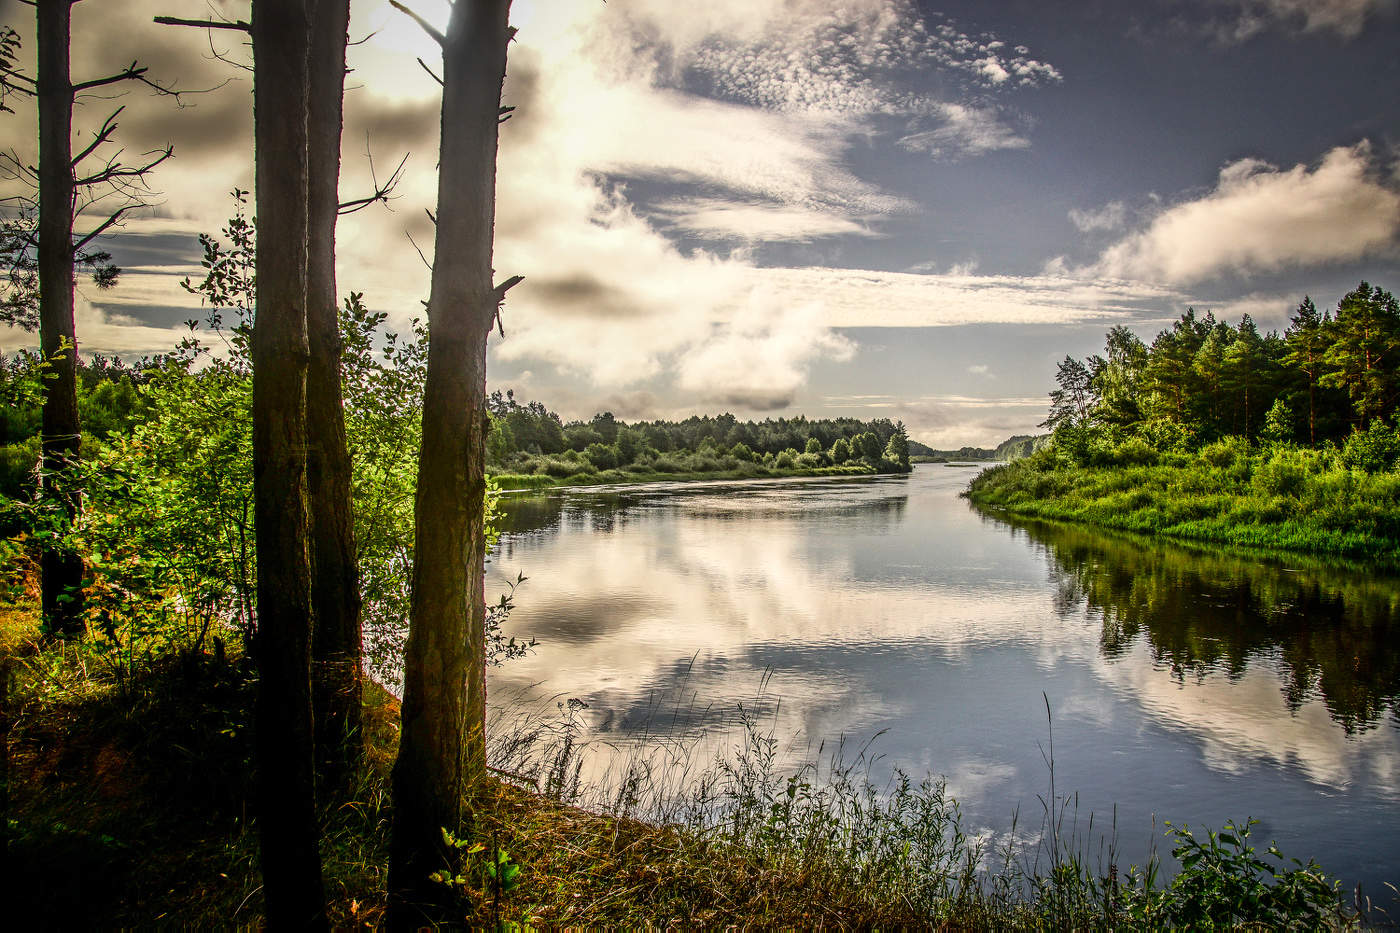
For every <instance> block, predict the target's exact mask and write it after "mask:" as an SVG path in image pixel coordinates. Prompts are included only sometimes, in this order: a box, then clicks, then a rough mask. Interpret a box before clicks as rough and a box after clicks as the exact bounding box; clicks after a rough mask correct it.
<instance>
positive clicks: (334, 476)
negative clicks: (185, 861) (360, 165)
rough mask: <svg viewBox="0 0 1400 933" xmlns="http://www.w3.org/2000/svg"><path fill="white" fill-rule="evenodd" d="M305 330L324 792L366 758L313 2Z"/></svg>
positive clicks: (330, 160) (340, 35)
mask: <svg viewBox="0 0 1400 933" xmlns="http://www.w3.org/2000/svg"><path fill="white" fill-rule="evenodd" d="M312 3H314V5H315V12H316V17H315V29H314V30H313V34H312V37H311V61H310V68H309V82H310V84H309V87H310V95H309V116H308V131H307V143H308V147H309V148H308V158H309V181H308V184H309V211H310V214H309V221H308V223H309V229H308V236H307V270H306V324H307V336H308V338H309V346H310V351H311V360H310V365H309V367H308V369H307V374H306V421H307V433H308V436H309V439H310V443H309V446H308V448H307V458H308V462H307V470H308V473H307V479H308V486H309V490H310V497H311V499H310V501H311V548H312V567H313V578H312V590H311V595H312V603H313V607H314V609H315V612H314V615H315V629H314V631H313V633H312V690H313V700H314V702H313V707H314V709H315V717H316V719H315V732H316V765H317V771H318V773H319V775H320V777H321V787H322V788H324V789H325V790H327V791H328V792H331V793H337V792H340V791H343V790H345V789H346V788H347V785H348V784H349V782H350V781H351V780H352V779H353V776H354V775H355V773H356V772H357V770H358V768H359V765H360V761H361V758H362V756H363V750H364V744H363V740H362V738H361V721H360V720H361V713H360V710H361V697H362V691H363V688H362V683H361V673H360V671H361V666H360V659H361V642H360V576H359V568H358V564H357V559H356V551H355V525H354V520H353V515H352V512H351V507H350V451H349V447H348V445H347V443H346V438H345V409H344V402H343V399H342V397H341V382H340V353H341V342H340V326H339V322H338V319H337V313H336V307H337V304H336V284H335V225H336V217H337V214H338V211H339V206H340V198H339V184H338V183H339V179H340V136H341V119H342V117H341V111H342V101H343V99H344V88H345V43H346V30H347V28H348V24H349V18H350V3H349V0H312Z"/></svg>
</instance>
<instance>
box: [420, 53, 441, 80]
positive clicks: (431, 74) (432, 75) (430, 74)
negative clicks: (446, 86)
mask: <svg viewBox="0 0 1400 933" xmlns="http://www.w3.org/2000/svg"><path fill="white" fill-rule="evenodd" d="M418 64H420V65H422V66H423V70H424V71H426V72H427V73H428V77H430V78H432V79H433V80H434V81H436V82H437V83H438V87H441V86H442V78H439V77H438V74H437V72H436V71H433V69H431V68H429V67H428V63H427V62H425V61H423V59H421V58H420V59H418Z"/></svg>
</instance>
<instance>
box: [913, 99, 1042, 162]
mask: <svg viewBox="0 0 1400 933" xmlns="http://www.w3.org/2000/svg"><path fill="white" fill-rule="evenodd" d="M930 110H931V117H930V118H929V119H928V120H917V121H916V124H922V123H925V122H933V123H937V124H939V125H937V126H936V127H935V128H934V129H929V130H920V131H918V132H913V133H910V134H909V135H907V136H904V137H902V138H901V139H900V140H899V141H898V143H897V145H898V146H899V147H900V148H901V149H906V150H910V151H914V152H927V153H930V154H931V155H935V156H943V157H948V158H962V157H966V156H976V155H982V154H984V153H987V152H995V151H996V150H998V149H1028V148H1030V145H1031V143H1030V140H1029V139H1027V138H1026V137H1024V136H1022V135H1021V134H1020V133H1018V132H1017V131H1016V130H1014V129H1012V128H1011V127H1010V126H1008V125H1007V124H1006V123H1005V122H1004V121H1003V119H1002V117H1001V115H1000V114H999V113H998V112H997V111H996V110H995V109H993V108H991V107H986V106H975V105H971V104H936V105H933V106H931V108H930Z"/></svg>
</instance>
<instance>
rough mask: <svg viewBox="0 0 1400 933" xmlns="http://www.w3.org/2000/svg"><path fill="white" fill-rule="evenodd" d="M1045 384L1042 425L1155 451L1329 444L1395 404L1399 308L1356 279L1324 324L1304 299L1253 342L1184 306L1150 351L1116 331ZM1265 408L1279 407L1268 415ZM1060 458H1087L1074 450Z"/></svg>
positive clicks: (1245, 328) (1245, 332) (1399, 372)
mask: <svg viewBox="0 0 1400 933" xmlns="http://www.w3.org/2000/svg"><path fill="white" fill-rule="evenodd" d="M1055 381H1056V388H1055V389H1053V390H1052V391H1051V393H1050V401H1051V407H1050V413H1049V416H1048V417H1047V419H1046V421H1045V422H1044V424H1045V425H1046V426H1047V427H1050V428H1051V429H1052V430H1056V431H1058V429H1060V428H1062V427H1087V428H1092V429H1098V430H1108V431H1119V432H1122V433H1123V434H1125V435H1138V436H1140V437H1142V438H1143V439H1144V440H1145V441H1146V442H1147V443H1148V444H1149V446H1151V447H1152V448H1153V449H1155V450H1157V451H1159V452H1163V453H1166V452H1186V451H1190V450H1193V449H1195V448H1196V447H1197V446H1199V445H1201V444H1207V443H1210V442H1211V441H1214V440H1217V439H1219V438H1222V437H1226V436H1239V437H1244V438H1246V439H1249V440H1256V439H1258V440H1262V441H1263V442H1265V443H1274V444H1276V443H1285V442H1292V441H1294V440H1295V439H1297V438H1306V439H1307V442H1308V443H1309V444H1310V445H1316V444H1319V443H1322V442H1324V441H1327V440H1333V441H1336V442H1338V443H1340V442H1342V440H1343V439H1344V438H1345V436H1346V434H1347V433H1348V431H1349V430H1350V428H1351V427H1352V426H1354V425H1360V426H1362V427H1366V426H1369V425H1370V424H1371V422H1372V421H1375V420H1377V419H1392V418H1393V417H1394V416H1395V414H1396V412H1397V408H1400V304H1397V302H1396V299H1395V297H1394V296H1393V295H1391V294H1390V293H1389V292H1386V291H1384V290H1383V289H1379V288H1374V287H1372V286H1371V285H1369V284H1367V283H1366V282H1362V283H1361V284H1360V285H1359V286H1358V287H1357V288H1356V289H1354V290H1352V291H1351V292H1349V293H1348V294H1347V295H1345V296H1344V297H1343V298H1342V299H1341V301H1340V302H1338V305H1337V312H1336V317H1335V318H1333V317H1332V316H1331V315H1329V314H1326V313H1319V311H1318V309H1317V307H1316V306H1315V305H1314V304H1313V303H1312V300H1311V299H1309V298H1304V299H1303V301H1302V303H1301V304H1300V305H1299V306H1298V310H1297V312H1296V313H1295V315H1294V317H1293V319H1292V322H1291V324H1290V326H1289V328H1288V331H1287V333H1286V334H1284V335H1282V336H1280V335H1279V334H1277V333H1268V334H1261V333H1260V332H1259V330H1258V328H1257V327H1256V326H1255V324H1254V322H1253V320H1251V319H1250V317H1249V315H1245V316H1244V317H1243V318H1242V319H1241V320H1240V322H1239V324H1238V325H1233V326H1232V325H1230V324H1228V323H1226V322H1224V321H1217V320H1216V319H1215V316H1214V315H1213V314H1211V313H1210V312H1207V313H1206V314H1205V315H1204V316H1198V315H1197V314H1196V311H1195V309H1194V308H1191V309H1187V311H1186V313H1185V314H1183V315H1181V317H1180V319H1178V320H1177V321H1176V322H1175V323H1174V324H1173V325H1172V326H1171V327H1170V328H1168V329H1166V330H1163V331H1161V332H1160V333H1158V334H1157V336H1156V338H1155V339H1154V340H1153V342H1152V345H1151V346H1150V347H1149V346H1147V345H1145V344H1143V342H1142V341H1141V340H1139V339H1138V338H1137V337H1136V336H1135V335H1134V334H1133V333H1131V332H1130V331H1128V330H1127V329H1126V328H1124V327H1115V328H1114V329H1113V330H1111V331H1109V333H1108V335H1107V342H1106V347H1105V356H1103V357H1099V356H1092V357H1090V358H1089V359H1088V360H1087V361H1085V362H1080V361H1078V360H1075V359H1073V358H1072V357H1066V358H1065V359H1064V361H1063V362H1061V363H1060V364H1059V367H1058V370H1057V373H1056V377H1055ZM1272 404H1282V406H1283V407H1281V408H1279V409H1278V410H1277V411H1274V412H1273V416H1272V418H1271V417H1270V416H1269V412H1270V411H1271V408H1270V405H1272ZM1067 437H1068V439H1069V440H1070V441H1071V442H1074V441H1075V440H1076V439H1075V438H1074V437H1072V436H1067ZM1116 440H1117V438H1115V442H1116ZM1086 443H1087V441H1086ZM1068 453H1069V459H1070V460H1072V461H1073V462H1076V463H1085V462H1091V461H1092V460H1094V458H1093V457H1089V458H1088V459H1087V460H1086V458H1085V455H1086V450H1085V449H1084V446H1083V445H1082V444H1081V445H1079V446H1077V447H1075V448H1073V449H1071V450H1070V451H1069V452H1068Z"/></svg>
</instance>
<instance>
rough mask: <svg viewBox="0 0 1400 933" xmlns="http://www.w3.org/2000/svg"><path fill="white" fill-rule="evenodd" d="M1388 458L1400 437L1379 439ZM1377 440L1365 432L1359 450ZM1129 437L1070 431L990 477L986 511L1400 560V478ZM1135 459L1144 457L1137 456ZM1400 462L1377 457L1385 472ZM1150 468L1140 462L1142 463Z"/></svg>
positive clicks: (1229, 442)
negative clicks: (1154, 446)
mask: <svg viewBox="0 0 1400 933" xmlns="http://www.w3.org/2000/svg"><path fill="white" fill-rule="evenodd" d="M1373 431H1374V436H1375V437H1376V438H1378V439H1380V440H1379V442H1378V443H1377V444H1376V447H1377V448H1378V449H1380V450H1383V451H1391V450H1394V447H1392V446H1390V445H1391V444H1392V443H1393V441H1392V440H1391V437H1392V434H1391V433H1390V432H1389V429H1388V428H1386V427H1385V426H1384V425H1381V426H1379V427H1376V428H1374V429H1373ZM1371 436H1372V432H1358V435H1357V437H1358V440H1356V441H1354V442H1353V443H1354V444H1355V445H1356V446H1355V448H1354V449H1355V450H1356V451H1358V452H1359V451H1360V450H1363V449H1369V448H1368V447H1367V446H1366V445H1367V444H1368V443H1369V438H1371ZM1139 445H1140V441H1139V440H1138V439H1134V438H1130V439H1128V440H1127V441H1123V442H1120V443H1119V444H1117V445H1113V444H1112V443H1111V438H1110V437H1109V435H1108V432H1102V431H1092V430H1091V431H1083V430H1079V429H1069V428H1066V427H1064V426H1061V428H1060V429H1059V430H1058V431H1057V432H1056V442H1055V444H1054V445H1053V446H1051V447H1049V448H1046V449H1043V450H1041V451H1038V452H1037V453H1035V454H1033V455H1032V456H1030V457H1027V458H1024V459H1022V460H1017V461H1015V462H1014V463H1011V464H1007V465H1006V466H1004V467H1000V468H994V469H991V470H985V471H983V473H982V474H981V475H979V476H978V477H977V478H976V479H974V480H973V482H972V485H971V487H970V488H969V490H968V495H969V497H970V498H971V499H972V501H973V502H974V503H975V504H977V505H979V506H983V507H993V508H999V509H1004V510H1006V511H1008V512H1010V513H1011V514H1014V515H1017V516H1021V517H1026V518H1046V519H1059V520H1068V521H1078V522H1085V523H1088V524H1093V525H1099V526H1102V527H1105V528H1115V529H1120V530H1123V531H1133V532H1139V533H1143V534H1152V535H1159V536H1164V537H1169V538H1178V539H1183V540H1192V541H1214V542H1219V543H1223V544H1240V545H1246V546H1256V547H1269V548H1277V549H1285V550H1297V551H1312V552H1317V553H1327V554H1335V555H1344V556H1354V557H1371V558H1382V559H1386V560H1400V475H1398V474H1397V473H1396V472H1394V470H1393V469H1386V470H1381V471H1377V472H1365V471H1363V470H1360V469H1353V468H1351V467H1350V466H1349V465H1348V463H1347V462H1346V454H1345V451H1342V452H1338V451H1336V450H1335V449H1332V448H1324V449H1321V450H1310V449H1306V448H1296V447H1289V446H1278V447H1269V448H1263V449H1255V448H1251V447H1250V446H1249V444H1248V443H1247V442H1246V441H1245V440H1244V439H1243V438H1238V437H1227V438H1224V439H1222V440H1219V441H1216V442H1214V443H1211V444H1207V445H1206V446H1204V447H1202V448H1201V450H1200V451H1199V452H1198V453H1196V454H1182V453H1172V454H1157V455H1156V459H1155V460H1151V459H1147V457H1146V452H1147V451H1148V450H1150V448H1146V447H1145V446H1139ZM1134 451H1136V452H1137V453H1140V454H1142V455H1143V456H1142V457H1141V458H1140V457H1138V456H1137V455H1136V454H1135V453H1134ZM1388 456H1390V454H1380V455H1377V457H1376V459H1375V461H1373V462H1374V463H1375V464H1376V465H1381V464H1384V463H1386V462H1393V461H1388V460H1386V459H1385V458H1386V457H1388ZM1135 461H1140V462H1135Z"/></svg>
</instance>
